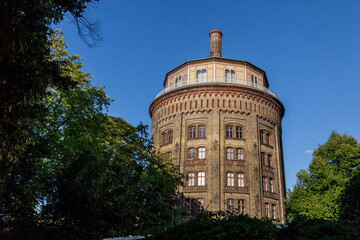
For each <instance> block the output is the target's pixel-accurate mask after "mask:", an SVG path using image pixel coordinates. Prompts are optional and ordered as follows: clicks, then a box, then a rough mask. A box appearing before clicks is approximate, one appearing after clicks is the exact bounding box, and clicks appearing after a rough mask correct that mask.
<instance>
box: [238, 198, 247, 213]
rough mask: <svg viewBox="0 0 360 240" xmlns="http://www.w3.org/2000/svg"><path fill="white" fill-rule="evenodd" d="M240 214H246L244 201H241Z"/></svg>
mask: <svg viewBox="0 0 360 240" xmlns="http://www.w3.org/2000/svg"><path fill="white" fill-rule="evenodd" d="M238 203H239V206H238V208H239V212H240V213H242V214H245V200H244V199H239V202H238Z"/></svg>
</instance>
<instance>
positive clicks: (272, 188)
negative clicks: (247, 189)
mask: <svg viewBox="0 0 360 240" xmlns="http://www.w3.org/2000/svg"><path fill="white" fill-rule="evenodd" d="M269 191H270V192H274V180H273V179H272V178H270V179H269Z"/></svg>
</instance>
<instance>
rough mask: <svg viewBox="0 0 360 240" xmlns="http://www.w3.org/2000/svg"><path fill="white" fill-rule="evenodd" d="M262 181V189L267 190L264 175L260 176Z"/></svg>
mask: <svg viewBox="0 0 360 240" xmlns="http://www.w3.org/2000/svg"><path fill="white" fill-rule="evenodd" d="M262 183H263V190H264V191H267V190H268V188H267V178H266V177H262Z"/></svg>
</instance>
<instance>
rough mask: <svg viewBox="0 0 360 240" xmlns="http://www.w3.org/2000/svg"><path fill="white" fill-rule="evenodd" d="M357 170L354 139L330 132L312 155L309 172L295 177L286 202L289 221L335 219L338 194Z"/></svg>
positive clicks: (359, 154)
mask: <svg viewBox="0 0 360 240" xmlns="http://www.w3.org/2000/svg"><path fill="white" fill-rule="evenodd" d="M359 167H360V145H359V144H358V143H357V141H356V139H355V138H353V137H351V136H348V135H340V134H338V133H336V132H334V131H333V132H332V133H331V135H330V137H329V139H328V141H327V142H326V143H325V144H323V145H320V146H319V147H318V148H317V149H316V150H315V151H314V153H313V159H312V161H311V163H310V165H309V168H308V169H307V170H301V171H300V172H298V173H297V175H296V176H297V183H296V185H295V186H294V188H293V190H292V191H289V192H288V199H287V211H288V213H289V216H290V218H296V217H305V218H317V219H329V220H332V219H338V218H339V211H340V197H341V194H342V192H343V191H344V189H345V186H346V184H347V183H348V182H349V179H350V177H351V176H352V174H353V173H354V172H356V170H357V169H359Z"/></svg>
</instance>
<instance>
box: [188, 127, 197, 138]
mask: <svg viewBox="0 0 360 240" xmlns="http://www.w3.org/2000/svg"><path fill="white" fill-rule="evenodd" d="M189 138H190V139H193V138H196V127H189Z"/></svg>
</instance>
